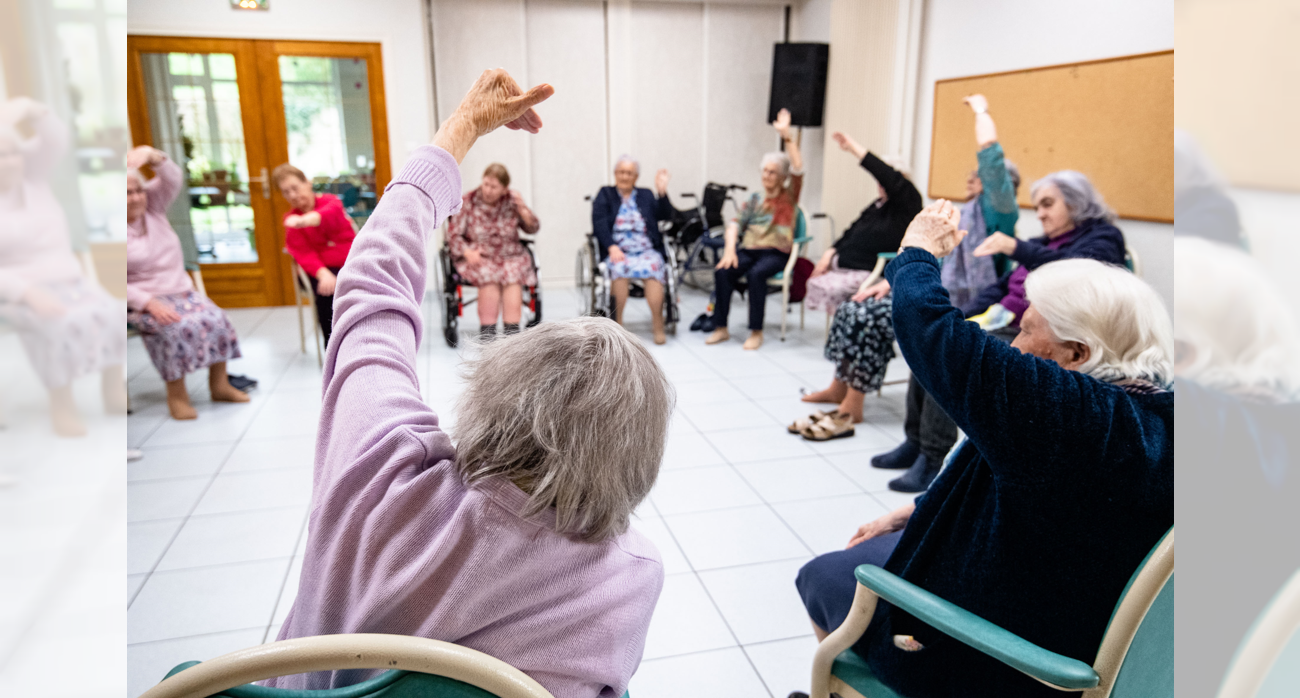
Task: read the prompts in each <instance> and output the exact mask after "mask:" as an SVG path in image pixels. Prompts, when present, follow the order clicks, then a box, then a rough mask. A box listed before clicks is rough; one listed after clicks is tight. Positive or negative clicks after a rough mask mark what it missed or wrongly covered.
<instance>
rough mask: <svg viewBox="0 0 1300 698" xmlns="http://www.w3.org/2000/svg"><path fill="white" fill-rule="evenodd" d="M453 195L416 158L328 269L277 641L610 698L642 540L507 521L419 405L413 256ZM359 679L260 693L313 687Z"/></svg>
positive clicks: (642, 559)
mask: <svg viewBox="0 0 1300 698" xmlns="http://www.w3.org/2000/svg"><path fill="white" fill-rule="evenodd" d="M460 187H461V182H460V173H459V171H458V169H457V165H456V161H455V160H454V159H453V158H452V157H451V156H450V155H449V154H448V153H447V152H446V151H444V150H442V149H440V148H436V147H433V146H425V147H423V148H420V149H419V150H417V151H415V152H414V153H413V154H412V156H411V160H410V162H409V163H408V164H407V165H406V167H405V169H404V170H403V171H402V173H401V174H399V175H398V176H397V177H396V178H395V179H394V180H393V182H392V183H391V184H389V185H388V188H387V189H386V190H385V195H384V197H383V201H382V202H381V203H380V204H379V206H378V208H376V209H375V213H374V215H372V216H371V217H370V220H369V221H368V222H367V223H366V226H365V228H364V229H363V230H362V231H361V233H360V234H359V235H358V236H357V238H356V241H355V242H354V243H353V245H352V253H351V255H350V256H349V258H348V262H347V264H346V266H344V267H343V270H342V272H340V273H339V276H338V290H337V294H336V296H335V301H334V338H333V340H332V341H331V342H330V346H329V353H328V356H327V359H326V363H325V394H324V400H323V402H324V404H323V405H322V408H321V419H320V431H319V433H318V435H317V441H316V462H315V472H314V475H313V483H312V510H311V520H310V525H309V533H308V537H307V551H306V558H305V561H304V563H303V569H302V577H301V580H300V582H299V586H298V597H297V599H296V600H295V601H294V604H293V608H292V609H291V610H290V612H289V617H288V619H287V620H285V622H284V626H283V628H282V629H281V631H280V636H279V639H282V640H283V639H288V638H295V637H305V636H311V635H325V634H333V633H393V634H402V635H415V636H420V637H428V638H434V639H437V640H445V641H448V642H454V643H457V644H460V645H464V646H466V647H471V648H474V649H477V650H480V651H482V652H486V653H487V654H490V655H492V656H494V657H497V658H499V659H502V660H504V661H506V662H508V663H509V664H511V665H513V666H515V667H517V668H519V669H520V670H522V671H524V672H525V673H527V674H528V675H529V676H531V677H533V678H534V679H536V680H537V681H538V682H540V683H541V684H542V685H543V686H545V687H546V689H547V690H549V691H550V692H551V693H553V694H554V695H555V696H557V698H569V697H573V698H577V697H580V696H586V697H590V696H597V695H602V696H620V695H622V694H623V692H624V691H625V690H626V689H627V683H628V680H629V679H630V678H631V677H632V674H633V672H635V671H636V668H637V665H638V664H639V663H640V661H641V653H642V650H643V649H644V647H645V637H646V628H647V627H648V626H649V624H650V616H651V613H652V612H653V610H654V606H655V602H656V601H657V600H658V598H659V591H660V589H661V588H662V586H663V565H662V563H661V562H660V560H659V553H658V551H657V550H656V549H655V547H654V545H653V544H651V543H650V542H649V541H648V540H647V539H646V538H644V537H643V536H641V535H640V534H638V533H636V532H635V531H631V530H629V531H628V532H627V533H625V534H623V535H621V536H619V537H617V538H615V539H613V540H609V541H606V542H603V543H584V542H579V541H576V540H572V539H570V538H567V537H564V536H561V535H559V534H557V533H556V532H555V527H554V523H555V517H554V512H553V511H548V512H544V513H543V514H542V515H539V516H537V517H533V518H529V519H526V518H524V517H522V516H521V515H520V512H521V511H522V510H523V508H524V505H525V503H526V501H527V495H526V494H525V493H524V492H523V491H521V490H520V489H519V488H517V487H515V486H514V485H513V484H512V483H510V482H508V481H504V480H500V479H493V480H488V481H485V482H483V483H478V484H475V485H474V486H473V487H466V485H465V484H464V481H463V480H462V478H461V476H460V473H459V471H458V470H457V468H456V466H455V464H454V463H453V460H454V458H455V450H454V448H453V447H452V444H451V439H450V438H449V437H448V436H447V434H446V432H444V431H443V430H442V429H441V428H440V427H439V425H438V416H437V415H436V414H434V412H433V410H431V409H430V408H429V406H428V405H426V404H425V403H424V402H423V400H421V398H420V386H419V383H418V380H417V378H416V368H415V355H416V349H417V347H418V346H419V338H420V337H422V336H423V331H424V330H423V326H422V323H421V312H420V300H421V299H422V298H423V297H424V289H425V261H424V260H425V248H426V245H427V243H428V242H429V236H430V235H431V234H432V233H433V231H435V230H437V228H438V227H439V225H441V224H442V222H443V221H444V220H445V219H446V218H447V217H448V216H449V215H451V214H453V213H455V212H456V211H457V210H458V209H459V208H460V201H461V198H460ZM522 368H523V367H521V369H522ZM436 389H437V387H436V386H435V390H436ZM610 456H611V458H615V457H617V456H616V455H615V454H610ZM374 674H375V672H373V671H335V672H318V673H315V674H300V675H296V676H287V677H280V678H278V679H272V680H269V681H267V682H266V683H267V685H271V686H278V687H283V688H295V689H319V688H330V687H336V686H344V685H349V684H353V683H356V682H358V681H361V680H364V679H366V678H369V677H370V676H372V675H374Z"/></svg>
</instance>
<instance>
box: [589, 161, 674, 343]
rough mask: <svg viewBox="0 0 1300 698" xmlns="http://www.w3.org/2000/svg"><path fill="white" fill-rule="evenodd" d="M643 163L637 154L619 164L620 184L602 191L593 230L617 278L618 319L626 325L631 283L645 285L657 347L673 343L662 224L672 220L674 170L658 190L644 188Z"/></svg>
mask: <svg viewBox="0 0 1300 698" xmlns="http://www.w3.org/2000/svg"><path fill="white" fill-rule="evenodd" d="M640 174H641V165H640V164H639V163H638V162H637V161H636V160H635V159H633V158H632V156H631V155H624V156H622V157H620V158H619V159H618V162H616V163H614V186H612V187H601V188H600V191H599V192H597V194H596V198H595V200H593V201H592V202H591V229H592V231H593V232H594V233H595V235H596V241H597V242H598V243H600V253H601V256H602V258H603V259H605V261H606V265H607V266H608V268H609V275H610V278H612V279H613V291H614V319H615V320H616V321H617V322H618V324H620V325H621V324H623V307H624V306H625V305H627V295H628V284H629V283H630V282H629V281H628V280H629V279H640V280H641V282H642V283H643V284H645V300H646V303H649V304H650V318H651V323H652V328H653V332H654V341H655V344H663V343H664V342H666V341H667V337H666V336H665V335H664V312H663V305H664V283H665V282H664V273H665V269H664V265H665V261H664V257H665V255H666V253H665V252H664V238H663V235H662V234H660V232H659V221H661V220H667V219H669V218H671V217H672V214H673V205H672V203H671V202H670V201H669V199H668V177H669V176H668V170H659V172H658V173H657V174H656V175H655V190H656V191H657V192H658V195H657V196H656V195H655V194H651V193H650V190H649V189H638V188H637V186H636V180H637V177H639V176H640Z"/></svg>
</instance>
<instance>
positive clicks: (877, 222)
mask: <svg viewBox="0 0 1300 698" xmlns="http://www.w3.org/2000/svg"><path fill="white" fill-rule="evenodd" d="M831 136H832V137H833V138H834V139H835V142H836V143H838V144H839V146H840V149H841V150H844V151H845V152H848V153H851V154H852V155H853V157H854V158H855V159H856V160H858V162H859V164H861V165H862V169H864V170H866V171H867V172H869V173H871V176H872V178H874V179H875V180H876V187H877V190H878V192H877V195H876V200H875V201H873V202H871V205H870V206H867V207H866V208H864V209H862V213H861V214H860V215H859V216H858V219H857V220H855V221H853V224H852V225H850V226H849V228H848V230H845V231H844V235H842V236H840V239H839V240H836V241H835V244H834V245H833V246H832V247H831V248H830V249H828V250H826V252H825V253H823V254H822V256H821V259H819V260H817V264H816V266H814V267H813V272H812V276H811V277H809V279H808V295H807V296H806V297H805V299H804V305H805V306H806V307H808V308H811V309H813V310H816V309H822V310H825V311H826V312H828V313H834V312H835V309H836V308H838V307H839V305H840V303H843V302H844V301H846V300H848V298H849V296H851V295H853V294H854V292H855V291H857V290H858V287H859V286H861V285H862V282H863V281H866V280H867V278H868V277H870V276H871V270H872V269H875V268H876V258H877V256H879V255H880V253H882V252H895V251H897V250H898V241H899V240H902V239H903V233H904V232H905V231H906V230H907V224H908V223H911V222H912V219H913V218H915V217H916V214H918V213H920V212H921V206H922V205H923V203H922V201H921V192H919V191H917V190H916V187H915V186H914V185H913V184H912V180H911V179H910V178H909V177H908V175H907V173H906V172H904V171H903V170H902V168H901V162H900V161H899V160H897V159H894V158H887V159H884V160H882V159H881V158H880V157H878V156H877V155H876V154H875V153H870V152H867V149H866V148H863V147H862V146H861V145H859V144H858V142H857V141H855V140H853V138H851V137H850V136H847V135H845V134H844V133H842V132H840V131H836V132H835V133H833V134H831ZM859 421H861V420H859Z"/></svg>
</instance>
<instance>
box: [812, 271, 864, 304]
mask: <svg viewBox="0 0 1300 698" xmlns="http://www.w3.org/2000/svg"><path fill="white" fill-rule="evenodd" d="M869 276H871V272H869V271H862V270H860V269H836V268H832V269H831V270H830V271H828V272H826V273H825V274H822V275H821V276H817V277H813V278H811V279H808V295H807V296H805V297H804V301H803V304H804V307H805V308H807V309H809V310H825V311H826V312H828V313H833V312H835V309H836V308H838V307H839V305H840V303H843V302H844V301H846V300H848V299H849V298H850V297H852V296H853V294H855V293H857V292H858V287H859V286H861V285H862V282H863V281H866V280H867V277H869Z"/></svg>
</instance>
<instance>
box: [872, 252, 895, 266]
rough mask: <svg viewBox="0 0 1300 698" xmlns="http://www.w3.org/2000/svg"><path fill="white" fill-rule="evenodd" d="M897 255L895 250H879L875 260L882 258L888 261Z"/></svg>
mask: <svg viewBox="0 0 1300 698" xmlns="http://www.w3.org/2000/svg"><path fill="white" fill-rule="evenodd" d="M897 256H898V253H897V252H881V253H880V254H878V255H876V261H879V260H882V259H883V260H885V262H886V263H888V262H890V261H892V260H893V259H894V258H895V257H897Z"/></svg>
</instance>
